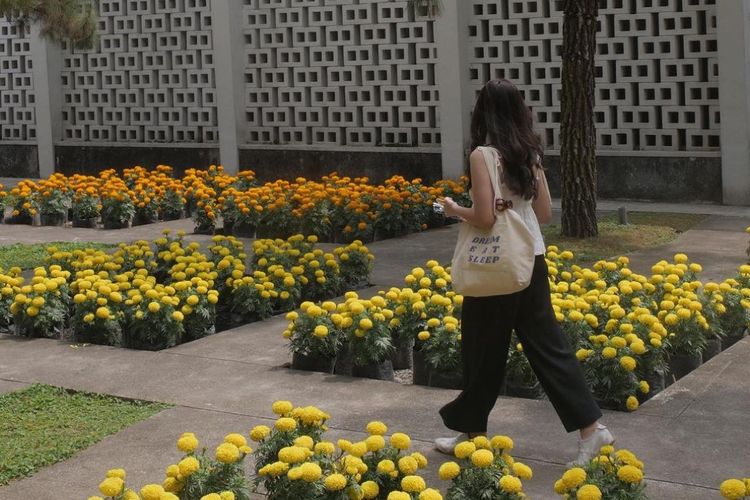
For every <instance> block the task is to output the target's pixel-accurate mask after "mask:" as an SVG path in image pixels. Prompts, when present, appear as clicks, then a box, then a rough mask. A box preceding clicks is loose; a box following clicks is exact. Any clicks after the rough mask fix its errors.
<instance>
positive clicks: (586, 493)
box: [576, 484, 602, 500]
mask: <svg viewBox="0 0 750 500" xmlns="http://www.w3.org/2000/svg"><path fill="white" fill-rule="evenodd" d="M576 500H602V492H601V490H600V489H599V487H598V486H596V485H593V484H587V485H585V486H583V487H582V488H581V489H579V490H578V493H576Z"/></svg>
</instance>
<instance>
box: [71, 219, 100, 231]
mask: <svg viewBox="0 0 750 500" xmlns="http://www.w3.org/2000/svg"><path fill="white" fill-rule="evenodd" d="M73 227H77V228H82V229H96V228H97V219H96V217H94V218H92V219H76V218H74V219H73Z"/></svg>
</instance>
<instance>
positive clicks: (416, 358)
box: [411, 349, 430, 385]
mask: <svg viewBox="0 0 750 500" xmlns="http://www.w3.org/2000/svg"><path fill="white" fill-rule="evenodd" d="M412 361H413V366H412V372H411V373H412V383H413V384H414V385H429V383H430V367H429V366H428V365H427V362H426V361H425V359H424V353H422V351H421V350H419V349H414V350H413V352H412Z"/></svg>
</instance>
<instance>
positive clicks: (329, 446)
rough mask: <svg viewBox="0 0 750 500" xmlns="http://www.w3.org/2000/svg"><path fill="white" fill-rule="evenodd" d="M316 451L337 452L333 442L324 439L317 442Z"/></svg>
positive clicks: (319, 453)
mask: <svg viewBox="0 0 750 500" xmlns="http://www.w3.org/2000/svg"><path fill="white" fill-rule="evenodd" d="M314 451H315V453H317V454H318V455H333V454H334V453H335V452H336V446H335V445H334V444H333V443H330V442H327V441H323V442H320V443H316V444H315V450H314Z"/></svg>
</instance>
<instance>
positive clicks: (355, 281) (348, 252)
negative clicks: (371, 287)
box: [334, 240, 375, 290]
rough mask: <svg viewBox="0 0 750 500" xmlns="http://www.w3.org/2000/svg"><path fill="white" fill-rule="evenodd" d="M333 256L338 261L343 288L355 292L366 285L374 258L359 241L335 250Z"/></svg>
mask: <svg viewBox="0 0 750 500" xmlns="http://www.w3.org/2000/svg"><path fill="white" fill-rule="evenodd" d="M334 254H335V255H336V256H337V257H338V260H339V269H340V274H341V279H342V281H343V283H342V286H343V287H344V288H346V289H348V290H356V289H358V288H364V287H366V286H367V285H368V283H369V280H368V278H369V276H370V272H371V271H372V265H373V261H374V260H375V256H374V255H373V254H372V253H371V252H370V250H369V249H368V248H367V247H366V246H364V244H363V243H362V242H361V241H360V240H354V241H353V242H352V243H351V244H349V245H347V246H345V247H338V248H336V249H335V250H334Z"/></svg>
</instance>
